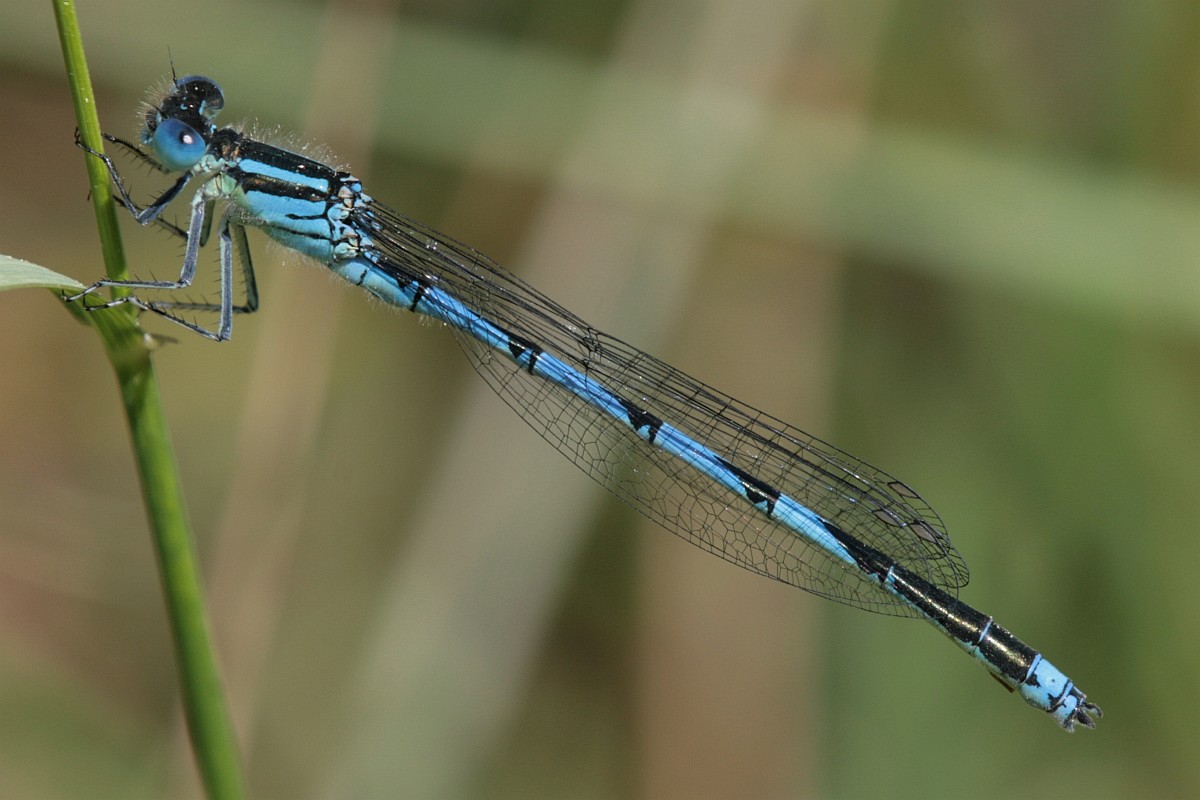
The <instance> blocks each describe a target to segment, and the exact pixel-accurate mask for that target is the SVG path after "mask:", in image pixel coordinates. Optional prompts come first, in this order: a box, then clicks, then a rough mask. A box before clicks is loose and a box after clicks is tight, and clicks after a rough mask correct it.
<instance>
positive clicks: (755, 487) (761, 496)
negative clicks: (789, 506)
mask: <svg viewBox="0 0 1200 800" xmlns="http://www.w3.org/2000/svg"><path fill="white" fill-rule="evenodd" d="M717 461H719V462H721V464H722V466H724V467H725V469H727V470H729V471H730V472H732V473H733V474H734V475H736V476H737V479H738V480H739V481H741V483H742V489H743V490H744V491H745V492H746V499H747V500H749V501H750V502H751V503H753V504H754V505H758V504H759V503H766V504H767V516H768V517H769V516H771V514H773V513H775V503H776V502H778V501H779V490H778V489H776V488H775V487H774V486H772V485H771V484H769V483H767V482H765V481H763V480H762V479H761V478H756V477H755V476H753V475H751V474H750V473H749V472H746V470H744V469H740V468H738V467H735V466H734V465H733V464H730V463H729V462H728V461H726V460H725V459H723V458H721V457H720V456H717Z"/></svg>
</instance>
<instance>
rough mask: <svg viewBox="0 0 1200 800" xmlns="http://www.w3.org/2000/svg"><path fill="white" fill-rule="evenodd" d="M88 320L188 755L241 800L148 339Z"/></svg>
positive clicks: (58, 9)
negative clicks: (166, 634) (125, 438)
mask: <svg viewBox="0 0 1200 800" xmlns="http://www.w3.org/2000/svg"><path fill="white" fill-rule="evenodd" d="M53 5H54V14H55V19H56V21H57V24H58V32H59V40H60V42H61V44H62V50H63V59H64V61H65V63H66V68H67V76H68V79H69V81H70V85H71V96H72V99H73V101H74V104H75V115H76V118H77V119H78V121H79V132H80V138H81V140H82V141H83V143H84V144H86V145H87V146H88V147H91V148H93V149H95V150H97V151H99V150H102V149H103V139H102V137H101V134H100V122H99V118H98V117H97V115H96V103H95V98H94V96H93V94H92V88H91V79H90V77H89V75H88V69H87V63H86V60H85V58H84V53H83V39H82V35H81V33H80V30H79V22H78V19H77V18H76V16H75V4H74V2H71V0H54V2H53ZM85 161H86V162H87V169H88V178H89V181H90V183H91V190H92V202H93V203H94V205H95V210H96V220H97V225H98V227H99V232H100V247H101V252H102V253H103V256H104V262H105V270H106V273H107V274H108V275H109V277H112V278H117V279H121V278H124V277H126V274H127V272H126V268H125V257H124V252H123V249H122V247H121V239H120V234H119V231H118V229H117V219H116V213H115V210H116V208H115V203H114V202H113V199H112V194H111V191H110V189H109V186H108V181H109V177H108V174H107V171H106V170H105V168H104V166H103V165H102V164H100V163H99V162H98V160H97V159H94V158H85ZM89 316H90V317H91V318H92V319H93V322H94V324H95V326H96V329H97V331H98V332H99V334H100V337H101V339H102V340H103V341H104V346H105V350H106V351H107V353H108V358H109V360H110V361H111V362H112V365H113V369H114V370H115V372H116V374H117V383H118V385H119V386H120V389H121V398H122V401H123V403H124V406H125V414H126V417H127V419H128V422H129V433H130V440H131V443H132V445H133V451H134V457H135V460H136V462H137V469H138V475H139V478H140V480H141V487H142V497H143V501H144V503H145V506H146V514H147V516H148V517H149V522H150V530H151V535H152V538H153V540H154V547H155V553H156V556H157V558H158V565H159V573H160V579H161V583H162V588H163V595H164V598H165V600H166V610H167V616H168V621H169V624H170V629H171V635H172V638H173V641H174V647H175V656H176V661H177V663H178V666H179V672H180V690H181V694H182V699H183V708H184V715H185V717H186V719H187V726H188V733H189V735H190V738H191V743H192V751H193V753H194V754H195V758H196V763H197V766H198V768H199V771H200V776H201V780H202V781H203V783H204V787H205V792H206V794H207V796H208V797H209V798H210V800H237V798H241V797H243V796H244V794H243V790H242V786H243V784H242V778H241V769H240V765H239V758H238V750H237V744H236V740H235V738H234V733H233V725H232V721H231V719H230V715H229V710H228V706H227V703H226V700H225V695H224V690H223V688H222V685H221V678H220V673H219V672H218V670H217V663H216V658H215V655H214V651H213V645H212V637H211V635H210V633H209V630H208V623H207V615H206V613H205V605H204V594H203V590H202V586H201V582H200V576H199V569H198V565H197V559H196V551H195V546H194V544H193V539H192V534H191V530H190V526H189V523H188V518H187V513H186V511H185V508H184V499H183V490H182V486H181V484H180V480H179V474H178V470H177V469H176V465H175V456H174V452H173V449H172V446H171V441H170V436H169V433H168V430H167V424H166V418H165V416H164V414H163V409H162V398H161V396H160V394H159V389H158V381H157V379H156V378H155V374H154V367H153V364H152V362H151V359H150V350H149V348H148V347H147V339H146V337H145V335H144V334H142V333H141V331H140V330H139V329H138V327H137V325H136V324H135V322H134V318H133V315H132V309H131V308H130V307H128V306H121V307H118V308H114V309H108V310H105V311H98V312H94V313H92V314H90V315H89Z"/></svg>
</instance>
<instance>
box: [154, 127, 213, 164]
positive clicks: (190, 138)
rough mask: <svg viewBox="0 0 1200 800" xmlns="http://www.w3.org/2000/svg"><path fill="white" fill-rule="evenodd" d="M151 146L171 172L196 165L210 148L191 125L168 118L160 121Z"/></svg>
mask: <svg viewBox="0 0 1200 800" xmlns="http://www.w3.org/2000/svg"><path fill="white" fill-rule="evenodd" d="M151 146H152V147H153V148H154V152H155V154H156V155H157V156H158V160H159V161H160V162H161V163H162V165H163V166H164V167H166V168H167V169H168V170H170V171H171V172H182V171H184V170H186V169H191V168H192V167H194V166H196V162H197V161H199V160H200V159H201V157H203V156H204V151H205V150H207V149H208V142H206V141H204V137H203V136H201V135H200V134H199V132H197V131H196V129H195V128H193V127H192V126H191V125H188V124H187V123H186V122H180V121H179V120H177V119H171V118H168V119H164V120H162V121H161V122H159V123H158V127H157V128H155V130H154V140H153V141H152V142H151Z"/></svg>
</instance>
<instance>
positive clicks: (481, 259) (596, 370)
mask: <svg viewBox="0 0 1200 800" xmlns="http://www.w3.org/2000/svg"><path fill="white" fill-rule="evenodd" d="M362 224H363V225H364V226H365V227H367V228H368V229H370V230H371V233H372V237H373V239H374V242H375V247H376V249H377V251H378V252H377V253H376V254H375V255H376V257H377V258H378V259H379V261H380V263H381V266H382V267H383V268H384V269H386V270H389V271H394V273H395V274H396V275H397V276H399V277H402V278H406V279H413V278H421V279H423V280H425V281H427V282H428V283H429V284H431V285H434V286H438V287H440V288H442V289H443V290H445V291H446V292H448V293H449V294H451V295H453V296H454V297H456V298H457V299H459V300H460V301H462V302H464V303H466V304H467V305H468V306H470V307H472V308H473V309H474V310H475V311H476V312H477V313H478V314H480V315H481V316H483V317H486V318H487V319H489V320H491V321H492V322H494V323H496V324H497V325H499V326H500V327H502V328H504V329H505V330H507V331H510V332H512V333H515V334H517V335H518V336H521V337H523V338H525V339H527V340H529V341H531V342H534V343H536V344H537V345H539V346H540V347H541V348H542V349H543V350H544V351H546V352H548V353H551V354H553V355H555V356H556V357H557V358H559V359H561V360H562V361H564V362H565V363H567V364H569V365H571V366H572V367H574V368H576V369H578V370H579V371H580V372H582V373H585V374H586V375H587V376H588V377H589V378H590V379H592V380H595V381H598V382H599V383H601V384H602V385H604V386H605V387H607V388H608V389H609V390H610V391H612V392H613V393H614V394H617V395H619V396H621V397H622V398H623V399H625V400H627V401H629V402H630V403H632V404H634V405H635V406H637V407H638V408H641V409H643V410H645V411H647V412H649V413H650V414H653V415H655V416H656V417H659V418H660V419H662V420H664V421H666V422H667V423H669V424H670V425H672V426H674V427H675V428H677V429H679V430H680V431H682V432H683V433H685V434H686V435H688V436H689V437H691V438H693V439H695V440H696V441H697V442H700V443H701V444H703V445H705V446H706V447H708V448H710V449H712V450H713V451H715V452H716V453H717V454H718V455H720V456H721V457H722V458H724V459H725V460H726V461H728V462H729V463H731V464H733V465H734V466H735V467H737V468H738V469H741V470H744V471H745V472H746V473H749V474H750V475H753V476H755V477H756V478H758V479H760V480H762V481H763V482H765V483H767V484H769V485H770V486H772V487H775V488H777V489H779V490H780V491H781V492H782V493H784V494H787V495H789V496H790V497H792V498H793V499H794V500H796V501H798V502H799V503H801V504H803V505H805V506H807V507H808V508H810V509H812V510H813V511H815V512H816V513H818V514H819V515H820V516H821V517H823V518H824V519H826V520H829V521H830V522H832V523H833V524H834V525H837V526H838V527H840V528H842V529H843V530H845V531H846V532H848V533H850V534H851V535H852V536H854V537H856V538H858V539H859V540H860V541H862V542H864V543H866V544H868V545H869V546H871V547H873V548H875V549H876V550H879V551H880V552H882V553H884V554H886V555H887V556H889V557H890V558H892V559H894V560H895V561H896V562H897V563H899V564H900V565H902V566H904V567H905V568H907V569H909V570H911V571H913V572H915V573H916V574H917V575H920V576H921V577H923V578H925V579H926V580H928V581H929V582H931V583H933V584H934V585H936V586H938V587H941V588H942V589H945V590H947V591H950V592H952V593H957V590H958V589H959V588H960V587H962V586H964V585H965V584H966V583H967V580H968V572H967V568H966V564H965V563H964V561H963V559H962V557H961V556H960V555H959V554H958V551H957V550H955V549H954V547H953V545H952V544H951V543H950V539H949V537H948V536H947V534H946V531H945V527H944V525H943V524H942V521H941V519H940V518H939V517H938V515H937V513H936V512H935V511H934V510H933V509H932V508H930V507H929V506H928V505H927V504H926V503H925V502H924V501H923V500H922V499H921V498H920V497H919V496H918V495H917V494H916V492H914V491H913V490H912V489H910V488H909V487H908V486H907V485H906V484H904V483H902V482H901V481H899V480H897V479H895V478H894V477H892V476H891V475H888V474H887V473H885V472H883V471H881V470H879V469H876V468H875V467H872V466H871V465H869V464H866V463H864V462H862V461H860V460H858V459H856V458H854V457H853V456H851V455H849V454H848V453H845V452H843V451H842V450H839V449H838V448H836V447H834V446H833V445H830V444H828V443H826V442H823V441H821V440H820V439H817V438H815V437H813V436H810V435H808V434H806V433H804V432H803V431H800V430H798V429H796V428H793V427H791V426H790V425H787V424H786V423H784V422H782V421H781V420H779V419H776V418H774V417H772V416H770V415H768V414H765V413H763V412H761V411H758V410H757V409H755V408H753V407H751V406H748V405H746V404H745V403H741V402H739V401H737V400H735V399H734V398H732V397H730V396H728V395H726V394H723V393H721V392H719V391H717V390H715V389H713V388H711V387H709V386H707V385H705V384H703V383H701V382H700V381H697V380H696V379H694V378H691V377H689V376H688V375H686V374H684V373H682V372H680V371H679V370H677V369H675V368H673V367H671V366H670V365H668V364H665V363H664V362H662V361H660V360H658V359H656V358H654V357H653V356H651V355H649V354H647V353H645V352H643V351H641V350H638V349H637V348H636V347H632V346H631V345H628V344H626V343H624V342H622V341H620V340H619V339H616V338H614V337H612V336H609V335H607V334H605V333H603V332H601V331H598V330H596V329H595V328H592V327H591V326H589V325H588V324H587V323H585V322H584V321H583V320H581V319H580V318H579V317H577V316H575V315H574V314H572V313H571V312H570V311H568V310H566V309H564V308H562V307H561V306H559V305H558V304H557V303H555V302H554V301H553V300H551V299H550V298H548V297H546V296H545V295H543V294H541V293H540V292H538V291H537V290H536V289H534V288H533V287H532V286H529V285H528V284H526V283H525V282H524V281H522V280H521V279H520V278H518V277H516V276H515V275H512V274H510V273H509V272H508V271H506V270H505V269H503V268H502V267H500V266H499V265H497V264H495V263H494V262H493V261H491V260H490V259H488V258H487V257H486V256H484V255H482V254H481V253H478V252H476V251H474V250H472V249H470V248H468V247H465V246H464V245H461V244H458V243H457V242H455V241H454V240H452V239H450V238H448V237H446V236H444V235H443V234H440V233H438V232H436V231H434V230H431V229H430V228H428V227H426V226H424V225H422V224H421V223H419V222H416V221H415V220H412V219H409V218H408V217H405V216H403V215H401V214H398V213H396V212H394V211H391V210H390V209H387V208H385V207H382V206H379V205H375V206H374V208H373V210H372V212H371V213H370V215H369V217H368V218H367V219H364V220H362ZM451 329H452V330H454V332H455V336H456V338H457V340H458V343H459V345H460V346H461V347H462V349H463V351H464V352H465V353H466V354H467V356H468V358H469V359H470V361H471V364H472V365H473V366H474V368H475V370H476V371H477V372H478V373H479V374H480V375H481V376H483V378H484V380H486V381H487V382H488V384H489V385H490V386H491V387H492V388H493V389H494V390H495V391H496V393H497V394H498V395H500V397H501V398H502V399H503V400H504V401H505V402H506V403H507V404H508V405H509V406H510V407H512V409H513V410H514V411H516V412H517V414H518V415H519V416H520V417H521V418H522V419H523V420H525V422H526V423H527V424H528V425H529V426H530V427H532V428H533V429H534V430H535V431H537V433H538V434H539V435H541V436H542V438H544V439H545V440H546V441H548V442H549V443H550V444H551V445H553V446H554V447H555V448H557V449H558V451H559V452H561V453H562V454H563V455H565V456H566V457H567V458H569V459H570V460H571V461H572V462H573V463H574V464H575V465H576V466H578V467H579V468H580V469H582V470H583V471H584V472H586V473H587V474H588V475H590V476H591V477H592V478H593V479H595V480H596V481H598V482H599V483H601V484H603V485H604V486H605V487H606V488H608V489H609V490H610V491H611V492H613V494H615V495H616V496H617V497H619V498H621V500H623V501H624V502H626V503H628V504H629V505H630V506H632V507H633V508H635V509H637V510H638V511H640V512H641V513H643V514H645V515H646V516H647V517H649V518H650V519H653V520H654V521H656V522H658V523H659V524H661V525H663V526H664V527H665V528H667V529H668V530H671V531H673V532H675V533H676V534H678V535H679V536H681V537H683V538H684V539H686V540H688V541H689V542H691V543H693V544H695V545H697V546H698V547H701V548H703V549H704V550H707V551H709V552H711V553H715V554H717V555H719V556H721V557H722V558H724V559H726V560H727V561H730V562H732V563H735V564H738V565H739V566H742V567H745V568H747V569H750V570H753V571H754V572H757V573H760V574H762V575H765V576H767V577H770V578H774V579H776V580H780V581H784V582H786V583H789V584H792V585H793V586H798V587H800V588H801V589H805V590H806V591H809V592H812V593H814V594H818V595H821V596H823V597H828V598H830V599H831V600H836V601H838V602H841V603H846V604H848V605H852V606H856V607H859V608H865V609H867V610H870V611H876V612H880V613H885V614H893V615H897V616H912V611H911V609H910V608H909V606H908V605H906V604H904V603H901V602H900V601H898V600H896V599H895V598H893V597H892V596H891V595H889V594H887V593H885V592H882V591H880V590H879V588H878V587H877V586H876V585H875V584H873V583H872V582H870V581H869V580H868V579H867V578H866V577H865V575H863V574H862V573H861V572H859V571H858V570H857V569H854V568H852V567H849V566H847V565H846V564H845V563H844V562H842V561H841V560H839V559H837V558H836V557H835V556H833V555H832V554H830V553H828V552H826V551H825V550H824V549H822V548H820V547H818V546H817V545H815V544H813V543H812V542H810V541H808V540H807V539H804V538H802V537H800V536H799V535H797V534H796V533H795V532H793V531H792V530H791V529H790V528H788V527H787V526H785V525H782V524H780V523H779V522H777V521H776V520H774V519H772V518H769V517H767V516H766V515H765V514H763V513H761V512H760V511H757V510H756V509H755V508H754V507H752V506H751V505H750V504H749V503H747V502H746V501H745V497H744V496H741V495H738V494H735V493H733V492H731V491H729V490H728V489H727V488H725V487H724V486H722V485H720V484H718V483H717V482H715V481H713V480H712V479H711V478H709V477H707V476H706V475H704V474H703V473H701V472H698V471H697V470H695V469H694V468H692V467H690V466H689V465H687V464H685V463H684V462H683V461H681V460H679V459H677V458H675V457H673V456H671V455H669V454H667V453H665V452H663V451H662V450H660V449H658V448H655V447H654V446H652V445H650V444H648V443H647V442H646V441H645V440H643V439H642V438H640V437H639V436H638V435H637V434H636V433H634V432H633V431H632V430H631V429H630V428H629V427H628V426H627V425H626V424H625V423H624V421H622V420H618V419H614V418H613V417H610V416H609V415H607V414H605V413H603V412H602V411H600V410H598V409H597V408H595V407H594V406H593V405H591V404H590V403H588V402H586V401H585V400H582V399H581V398H579V397H577V396H575V395H574V394H572V393H571V392H569V391H567V390H565V389H563V388H562V387H560V386H558V385H556V384H554V383H551V382H549V381H546V380H544V379H542V378H539V377H537V376H536V375H531V374H530V373H529V372H528V371H526V370H524V369H521V368H519V367H518V366H517V365H516V364H515V363H514V362H512V361H511V360H509V359H508V358H506V357H504V356H502V355H501V354H499V353H498V352H497V351H495V350H493V349H491V348H489V347H487V346H486V345H484V344H482V343H481V342H479V341H478V340H476V339H474V338H473V337H471V336H470V335H469V334H466V333H464V332H462V331H459V330H457V329H454V328H453V327H451Z"/></svg>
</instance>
